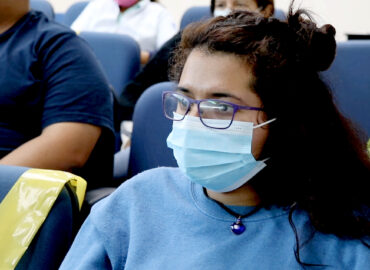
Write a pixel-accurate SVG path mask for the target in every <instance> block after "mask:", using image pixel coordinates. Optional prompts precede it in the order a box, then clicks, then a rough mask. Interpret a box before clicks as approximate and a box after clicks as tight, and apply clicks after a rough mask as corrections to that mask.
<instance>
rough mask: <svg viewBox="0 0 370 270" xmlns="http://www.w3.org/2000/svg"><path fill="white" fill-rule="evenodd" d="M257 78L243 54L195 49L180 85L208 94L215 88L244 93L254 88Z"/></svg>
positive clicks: (189, 57) (218, 90)
mask: <svg viewBox="0 0 370 270" xmlns="http://www.w3.org/2000/svg"><path fill="white" fill-rule="evenodd" d="M253 78H254V77H253V75H252V72H251V69H250V68H249V66H248V65H247V64H246V62H245V61H243V60H241V59H240V57H238V56H236V55H233V54H228V53H222V52H216V53H207V52H204V51H201V50H198V49H195V50H193V51H192V52H191V53H190V55H189V56H188V58H187V60H186V62H185V65H184V69H183V72H182V74H181V77H180V81H179V86H181V87H184V88H186V89H188V90H190V91H191V92H196V93H203V94H204V95H207V94H212V93H215V92H223V93H228V92H230V93H233V92H235V93H233V94H236V93H238V94H240V93H242V92H245V91H248V90H249V91H252V90H251V89H250V88H251V85H252V82H253Z"/></svg>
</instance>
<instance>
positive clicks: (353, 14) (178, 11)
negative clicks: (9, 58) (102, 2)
mask: <svg viewBox="0 0 370 270" xmlns="http://www.w3.org/2000/svg"><path fill="white" fill-rule="evenodd" d="M49 1H50V2H51V3H52V4H53V6H54V8H55V10H56V12H64V11H65V10H66V9H67V8H68V7H69V6H70V5H71V4H72V3H74V2H78V1H80V0H49ZM159 1H160V2H161V3H162V4H163V5H164V6H165V7H167V8H168V10H170V12H171V13H172V14H173V16H174V18H175V19H176V21H177V22H178V23H179V22H180V19H181V16H182V14H183V13H184V11H185V10H186V9H187V8H189V7H191V6H202V5H209V3H210V0H159ZM290 2H291V0H275V5H276V7H277V8H280V9H283V10H284V11H287V10H288V6H289V3H290ZM299 5H300V6H301V7H304V8H308V9H310V10H311V11H313V12H314V13H315V14H316V15H315V16H314V18H315V19H316V21H317V22H318V24H319V25H321V24H324V23H330V24H332V25H334V27H335V28H336V29H337V39H338V40H344V39H345V38H346V36H345V34H346V33H357V34H370V19H369V13H370V0H297V1H296V6H299Z"/></svg>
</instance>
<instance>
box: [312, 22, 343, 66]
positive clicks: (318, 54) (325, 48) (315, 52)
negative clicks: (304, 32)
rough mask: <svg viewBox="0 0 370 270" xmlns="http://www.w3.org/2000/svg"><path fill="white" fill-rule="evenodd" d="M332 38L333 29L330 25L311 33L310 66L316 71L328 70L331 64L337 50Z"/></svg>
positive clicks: (333, 34)
mask: <svg viewBox="0 0 370 270" xmlns="http://www.w3.org/2000/svg"><path fill="white" fill-rule="evenodd" d="M334 37H335V28H334V27H333V26H332V25H330V24H325V25H324V26H322V27H320V28H317V30H316V31H315V32H314V33H313V35H312V38H311V42H310V46H309V50H310V51H311V53H310V55H311V57H312V60H311V61H312V65H313V67H314V68H315V69H316V70H317V71H323V70H326V69H328V68H329V67H330V65H331V63H332V62H333V60H334V58H335V52H336V48H337V44H336V42H335V38H334Z"/></svg>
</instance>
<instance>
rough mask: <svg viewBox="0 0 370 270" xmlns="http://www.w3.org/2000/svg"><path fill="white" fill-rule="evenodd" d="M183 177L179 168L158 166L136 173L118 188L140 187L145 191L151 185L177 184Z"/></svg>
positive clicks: (151, 186)
mask: <svg viewBox="0 0 370 270" xmlns="http://www.w3.org/2000/svg"><path fill="white" fill-rule="evenodd" d="M183 177H184V176H183V174H182V173H181V171H180V170H179V168H170V167H158V168H154V169H150V170H146V171H143V172H141V173H139V174H137V175H136V176H134V177H132V178H131V179H129V180H127V181H126V182H125V183H123V184H122V185H121V186H120V188H122V189H123V190H126V189H140V190H143V191H144V192H145V190H147V189H149V190H150V189H151V188H153V186H155V187H156V188H158V186H167V187H168V186H171V185H178V184H179V182H180V183H181V179H182V178H183Z"/></svg>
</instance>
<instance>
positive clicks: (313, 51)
mask: <svg viewBox="0 0 370 270" xmlns="http://www.w3.org/2000/svg"><path fill="white" fill-rule="evenodd" d="M302 14H304V15H306V16H307V17H308V19H307V20H306V19H304V18H302V16H301V15H302ZM288 25H289V27H290V28H291V30H292V31H293V34H294V35H295V38H294V41H295V42H296V46H295V47H296V56H297V62H298V63H301V64H304V65H309V66H310V67H311V68H312V69H314V70H316V71H323V70H326V69H328V68H329V67H330V65H331V63H332V62H333V60H334V58H335V53H336V47H337V44H336V41H335V33H336V31H335V28H334V27H333V26H332V25H330V24H325V25H324V26H322V27H320V28H318V27H317V26H316V24H315V23H314V22H313V21H312V19H311V18H310V15H309V14H308V13H307V12H305V11H303V10H298V11H297V12H295V13H294V14H293V11H292V9H291V10H290V12H289V16H288Z"/></svg>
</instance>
